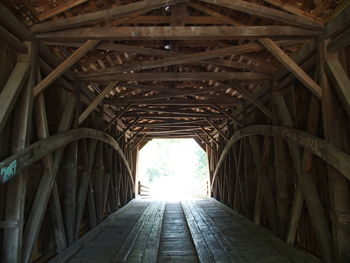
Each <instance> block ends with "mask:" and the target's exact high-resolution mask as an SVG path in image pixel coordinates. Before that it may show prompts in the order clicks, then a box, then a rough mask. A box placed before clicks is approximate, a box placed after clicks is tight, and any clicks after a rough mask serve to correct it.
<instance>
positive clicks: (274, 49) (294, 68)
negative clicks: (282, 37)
mask: <svg viewBox="0 0 350 263" xmlns="http://www.w3.org/2000/svg"><path fill="white" fill-rule="evenodd" d="M259 41H260V43H261V44H263V45H264V46H265V47H266V49H267V50H269V51H270V52H271V53H272V54H273V55H274V56H275V57H276V58H277V59H278V60H279V61H280V62H281V63H282V64H283V65H284V66H285V67H286V68H287V69H288V70H289V71H290V72H292V73H293V74H294V75H295V77H296V78H297V79H299V80H300V82H301V83H303V84H304V85H305V86H306V87H307V88H308V89H309V90H310V91H311V92H312V93H313V94H314V95H315V96H316V97H317V98H321V97H322V90H321V87H320V86H319V85H318V84H317V83H316V82H315V81H314V80H313V79H312V78H310V77H309V75H308V74H307V73H306V72H305V71H304V70H303V69H302V68H301V67H300V66H299V65H298V64H297V63H295V62H294V60H293V59H291V58H290V57H289V56H288V55H287V54H286V53H285V52H284V51H283V50H282V49H281V48H279V47H278V46H277V45H276V43H275V42H273V41H272V40H271V39H266V38H265V39H260V40H259Z"/></svg>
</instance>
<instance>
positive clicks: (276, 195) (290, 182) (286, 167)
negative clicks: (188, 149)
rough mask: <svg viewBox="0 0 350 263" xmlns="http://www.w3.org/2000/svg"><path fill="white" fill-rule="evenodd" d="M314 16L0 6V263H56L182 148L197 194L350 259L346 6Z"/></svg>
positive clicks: (246, 8)
mask: <svg viewBox="0 0 350 263" xmlns="http://www.w3.org/2000/svg"><path fill="white" fill-rule="evenodd" d="M29 3H31V4H29ZM315 3H316V1H313V0H302V1H294V0H283V1H281V0H261V1H254V0H234V1H233V0H141V1H126V0H118V1H108V0H97V1H92V0H77V1H72V0H69V1H63V0H59V1H58V0H57V1H54V2H52V3H51V2H50V3H49V1H41V0H40V1H20V0H19V1H16V0H5V1H2V2H1V3H0V65H1V70H0V245H1V246H0V251H1V252H0V255H1V261H2V262H11V263H17V262H18V263H19V262H34V261H35V262H47V261H49V260H51V259H52V258H54V257H56V258H55V259H54V260H53V261H52V262H65V260H66V259H67V258H68V256H67V255H69V253H71V251H75V250H77V249H78V248H79V247H81V246H83V244H84V242H86V240H88V239H89V238H91V237H92V236H95V235H96V233H98V231H101V229H103V227H104V224H106V221H104V220H106V219H108V218H109V216H110V215H111V214H113V213H115V212H116V211H120V209H122V207H125V205H126V204H127V203H129V202H130V201H131V200H132V199H133V198H134V197H135V195H137V185H136V182H137V174H136V170H137V158H138V151H139V150H141V149H142V147H143V146H144V145H145V144H146V143H147V142H149V141H151V140H152V139H161V138H192V139H194V140H195V141H196V142H197V143H198V144H199V145H200V146H201V148H202V149H203V150H204V151H205V152H206V154H207V157H208V164H209V177H210V191H211V193H210V195H211V197H213V198H215V199H216V200H218V201H220V202H221V203H224V204H225V205H227V206H229V207H230V208H233V209H234V210H236V211H237V212H239V213H240V214H242V216H244V217H246V218H248V219H250V220H252V221H253V222H254V223H255V224H257V225H260V226H261V227H265V228H267V229H268V230H270V231H271V232H272V233H273V234H275V235H276V236H278V237H279V238H281V239H283V240H285V241H286V242H287V243H288V244H289V245H292V246H296V247H298V248H301V249H303V250H305V251H308V252H309V253H311V254H313V255H314V256H316V257H318V258H320V259H321V260H322V261H323V262H327V263H332V262H336V263H342V262H350V250H349V244H350V184H349V180H350V155H349V154H350V136H349V134H350V126H349V123H350V79H349V76H350V47H349V44H350V37H349V36H350V4H349V3H350V2H349V1H347V0H344V1H341V0H334V1H333V0H325V1H319V2H317V3H316V4H315ZM117 213H118V212H117Z"/></svg>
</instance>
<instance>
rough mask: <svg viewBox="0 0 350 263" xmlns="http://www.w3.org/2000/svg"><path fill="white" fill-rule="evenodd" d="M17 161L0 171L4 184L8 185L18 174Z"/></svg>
mask: <svg viewBox="0 0 350 263" xmlns="http://www.w3.org/2000/svg"><path fill="white" fill-rule="evenodd" d="M16 168H17V160H14V161H12V162H11V163H10V164H9V165H8V166H5V167H2V168H1V170H0V177H1V178H2V180H1V181H2V183H6V182H7V181H8V180H10V179H11V178H12V177H13V176H14V175H15V174H16Z"/></svg>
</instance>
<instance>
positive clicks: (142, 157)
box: [137, 139, 209, 202]
mask: <svg viewBox="0 0 350 263" xmlns="http://www.w3.org/2000/svg"><path fill="white" fill-rule="evenodd" d="M137 180H138V181H140V183H141V185H143V186H146V188H147V190H145V188H143V187H142V189H143V191H141V196H145V195H146V196H147V197H148V198H151V199H155V200H164V201H167V202H176V201H181V200H186V199H197V198H205V197H207V196H208V186H209V183H208V182H209V171H208V163H207V157H206V154H205V152H204V151H203V150H202V149H201V148H200V147H199V145H198V144H197V143H196V142H195V141H194V140H193V139H154V140H152V141H151V142H149V143H148V144H147V145H145V146H144V147H143V148H142V149H141V151H140V152H139V157H138V168H137Z"/></svg>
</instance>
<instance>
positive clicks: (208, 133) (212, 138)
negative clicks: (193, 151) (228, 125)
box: [200, 126, 220, 148]
mask: <svg viewBox="0 0 350 263" xmlns="http://www.w3.org/2000/svg"><path fill="white" fill-rule="evenodd" d="M200 128H201V130H202V131H203V132H204V133H205V134H206V135H207V136H208V137H209V138H210V139H211V141H212V142H214V143H215V144H216V145H217V146H218V147H220V144H219V143H218V142H217V141H216V140H215V138H214V136H213V135H211V134H210V132H208V131H207V130H206V129H205V128H204V127H203V126H200ZM209 148H212V147H209Z"/></svg>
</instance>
